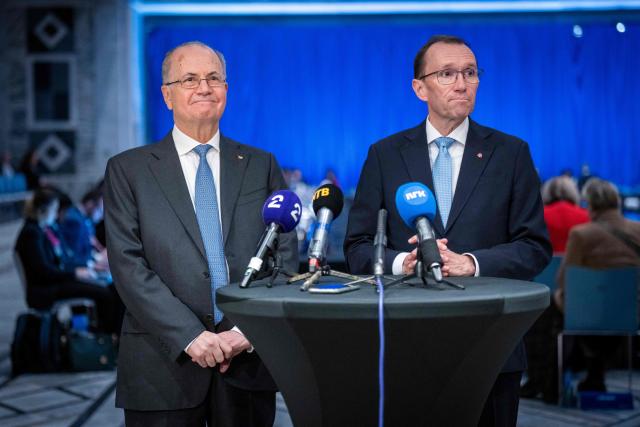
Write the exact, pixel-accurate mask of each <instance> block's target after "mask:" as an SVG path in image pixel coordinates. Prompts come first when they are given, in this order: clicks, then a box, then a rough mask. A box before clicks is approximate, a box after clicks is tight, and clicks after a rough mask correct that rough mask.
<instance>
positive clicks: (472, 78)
mask: <svg viewBox="0 0 640 427" xmlns="http://www.w3.org/2000/svg"><path fill="white" fill-rule="evenodd" d="M458 73H460V74H462V78H464V81H465V82H466V83H472V84H475V83H478V82H479V81H480V75H481V74H482V69H479V68H472V67H469V68H465V69H464V70H454V69H453V68H445V69H444V70H438V71H434V72H433V73H429V74H425V75H423V76H421V77H418V80H422V79H424V78H427V77H429V76H433V75H434V74H435V75H436V78H437V79H438V83H440V84H441V85H450V84H453V83H455V82H456V79H457V78H458Z"/></svg>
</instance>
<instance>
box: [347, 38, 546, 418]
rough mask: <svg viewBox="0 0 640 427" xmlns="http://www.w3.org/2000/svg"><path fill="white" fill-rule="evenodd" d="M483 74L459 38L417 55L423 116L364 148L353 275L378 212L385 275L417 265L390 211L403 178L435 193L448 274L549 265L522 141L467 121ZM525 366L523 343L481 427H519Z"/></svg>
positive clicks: (535, 182) (350, 253)
mask: <svg viewBox="0 0 640 427" xmlns="http://www.w3.org/2000/svg"><path fill="white" fill-rule="evenodd" d="M479 75H480V70H479V69H478V64H477V61H476V58H475V55H474V54H473V52H472V51H471V49H470V48H469V47H468V46H467V44H466V43H465V42H464V41H463V40H462V39H460V38H458V37H454V36H435V37H432V38H431V39H430V40H429V41H428V42H427V44H425V46H423V47H422V49H421V50H420V51H419V52H418V54H417V56H416V59H415V62H414V76H415V78H414V80H413V90H414V92H415V94H416V96H417V97H418V98H419V99H420V100H422V101H424V102H426V103H427V104H428V107H429V115H428V117H427V120H426V121H424V122H422V123H421V124H419V125H418V126H417V127H415V128H412V129H408V130H405V131H402V132H400V133H397V134H395V135H392V136H390V137H388V138H385V139H383V140H382V141H380V142H378V143H376V144H374V145H372V146H371V148H370V149H369V154H368V156H367V160H366V162H365V164H364V166H363V169H362V173H361V176H360V182H359V183H358V188H357V191H356V196H355V200H354V204H353V207H352V209H351V212H350V215H349V224H348V228H347V237H346V240H345V246H344V248H345V255H346V258H347V263H348V265H349V269H350V270H351V272H352V273H362V274H368V273H371V270H372V253H373V240H374V235H375V232H376V212H377V211H378V209H380V208H386V209H387V210H388V211H389V216H388V222H387V237H388V242H389V243H388V250H387V252H386V260H385V271H387V272H393V273H394V274H403V273H404V274H408V273H410V272H412V271H413V268H414V266H415V264H416V249H415V243H416V241H417V240H416V238H415V236H413V235H414V234H415V231H414V230H412V229H410V228H408V227H407V226H406V225H405V224H404V223H403V221H402V219H401V217H400V215H399V214H398V211H397V209H396V207H395V193H396V190H397V188H398V187H399V186H400V185H402V184H404V183H406V182H409V181H419V182H422V183H424V184H426V185H427V186H428V187H429V188H430V189H431V190H432V191H433V192H434V193H435V195H436V199H437V205H438V212H437V215H436V217H435V220H434V224H433V228H434V230H435V233H436V235H437V236H438V237H440V240H439V242H438V245H439V248H440V252H441V255H442V259H443V261H444V265H443V268H442V271H443V273H444V274H445V275H448V276H474V275H475V276H479V275H482V276H493V277H506V278H513V279H523V280H530V279H532V278H533V277H534V276H536V275H537V274H538V273H539V272H541V271H542V270H543V269H544V267H545V266H546V265H547V263H548V262H549V259H550V257H551V245H550V243H549V239H548V235H547V231H546V228H545V224H544V219H543V210H542V202H541V199H540V194H539V187H540V183H539V179H538V176H537V174H536V172H535V169H534V167H533V162H532V160H531V156H530V154H529V148H528V146H527V144H526V143H525V142H524V141H522V140H520V139H518V138H516V137H513V136H510V135H506V134H504V133H502V132H499V131H497V130H494V129H491V128H488V127H484V126H481V125H479V124H478V123H476V122H474V121H473V120H471V119H470V118H469V115H470V114H471V112H472V111H473V107H474V104H475V96H476V91H477V88H478V83H479ZM524 368H525V357H524V349H523V347H522V345H521V344H519V345H518V347H517V348H516V349H515V350H514V352H513V354H512V355H511V356H510V358H509V359H508V360H507V362H506V364H505V366H504V367H503V369H502V372H501V374H500V375H499V376H498V378H497V380H496V382H495V384H494V386H493V388H492V390H491V393H490V395H489V397H488V399H487V402H486V404H485V407H484V409H483V413H482V416H481V418H480V422H479V424H480V425H483V426H484V425H487V426H489V425H491V426H493V425H496V426H515V425H516V421H517V412H518V389H519V382H520V378H521V374H522V371H523V369H524Z"/></svg>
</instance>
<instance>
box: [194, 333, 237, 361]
mask: <svg viewBox="0 0 640 427" xmlns="http://www.w3.org/2000/svg"><path fill="white" fill-rule="evenodd" d="M232 352H233V348H232V347H231V345H230V344H229V343H228V342H227V341H225V340H224V339H222V338H221V337H220V334H214V333H213V332H209V331H204V332H202V333H201V334H200V335H198V337H197V338H196V339H195V340H194V341H193V342H192V343H191V345H190V346H189V348H188V349H187V354H188V355H189V356H191V360H192V361H193V362H195V363H197V364H198V365H200V366H201V367H203V368H206V367H211V368H213V367H214V366H216V365H217V364H220V363H222V362H224V360H225V359H229V358H231V357H232Z"/></svg>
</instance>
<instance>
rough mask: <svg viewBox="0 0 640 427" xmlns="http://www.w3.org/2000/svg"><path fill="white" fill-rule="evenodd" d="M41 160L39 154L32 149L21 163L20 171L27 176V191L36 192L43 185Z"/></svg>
mask: <svg viewBox="0 0 640 427" xmlns="http://www.w3.org/2000/svg"><path fill="white" fill-rule="evenodd" d="M39 160H40V159H39V157H38V152H37V151H36V150H35V148H30V149H29V150H28V151H27V152H26V153H25V155H24V156H23V157H22V160H21V161H20V168H19V171H20V172H21V173H22V174H24V176H25V179H26V181H27V190H35V189H36V188H39V187H40V186H41V185H42V180H41V178H40V164H39Z"/></svg>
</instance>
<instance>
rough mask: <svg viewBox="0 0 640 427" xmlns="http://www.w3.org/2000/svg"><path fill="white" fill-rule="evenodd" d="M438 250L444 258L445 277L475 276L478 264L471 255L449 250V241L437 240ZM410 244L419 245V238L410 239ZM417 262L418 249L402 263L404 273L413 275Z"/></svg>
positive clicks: (410, 253) (443, 272) (443, 270)
mask: <svg viewBox="0 0 640 427" xmlns="http://www.w3.org/2000/svg"><path fill="white" fill-rule="evenodd" d="M436 242H437V243H438V250H439V251H440V257H441V258H442V275H443V276H451V277H455V276H473V275H474V274H475V272H476V264H475V262H473V258H471V257H470V256H469V255H461V254H458V253H455V252H453V251H450V250H449V249H448V248H447V243H449V241H448V240H447V239H437V240H436ZM409 243H410V244H412V245H415V244H417V243H418V236H415V235H414V236H413V237H411V238H410V239H409ZM416 262H418V248H416V249H414V250H412V251H411V252H409V254H408V255H407V256H406V257H405V259H404V261H403V263H402V273H403V274H411V273H413V271H414V269H415V266H416Z"/></svg>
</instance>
